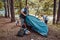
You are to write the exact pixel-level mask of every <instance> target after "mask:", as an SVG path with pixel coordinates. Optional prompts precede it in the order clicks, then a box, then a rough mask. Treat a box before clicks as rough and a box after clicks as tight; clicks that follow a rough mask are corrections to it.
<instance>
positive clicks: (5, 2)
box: [4, 0, 8, 18]
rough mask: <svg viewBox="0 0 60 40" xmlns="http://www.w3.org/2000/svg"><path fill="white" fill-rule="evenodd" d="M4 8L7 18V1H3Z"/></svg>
mask: <svg viewBox="0 0 60 40" xmlns="http://www.w3.org/2000/svg"><path fill="white" fill-rule="evenodd" d="M4 8H5V17H6V18H7V17H8V16H7V14H8V12H7V0H4Z"/></svg>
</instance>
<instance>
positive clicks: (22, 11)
mask: <svg viewBox="0 0 60 40" xmlns="http://www.w3.org/2000/svg"><path fill="white" fill-rule="evenodd" d="M21 14H22V15H24V16H26V15H25V14H24V8H23V9H22V10H21Z"/></svg>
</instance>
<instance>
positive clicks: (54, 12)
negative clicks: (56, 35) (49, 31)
mask: <svg viewBox="0 0 60 40" xmlns="http://www.w3.org/2000/svg"><path fill="white" fill-rule="evenodd" d="M55 16H56V0H54V9H53V24H55Z"/></svg>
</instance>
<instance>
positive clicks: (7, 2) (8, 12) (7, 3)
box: [7, 0, 10, 17]
mask: <svg viewBox="0 0 60 40" xmlns="http://www.w3.org/2000/svg"><path fill="white" fill-rule="evenodd" d="M7 4H8V5H7V7H8V17H10V3H9V0H7Z"/></svg>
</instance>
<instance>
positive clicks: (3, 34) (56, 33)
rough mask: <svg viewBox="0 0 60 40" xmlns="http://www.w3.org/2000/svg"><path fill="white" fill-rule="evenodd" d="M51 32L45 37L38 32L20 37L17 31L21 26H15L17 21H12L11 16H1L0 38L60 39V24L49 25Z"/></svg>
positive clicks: (21, 39)
mask: <svg viewBox="0 0 60 40" xmlns="http://www.w3.org/2000/svg"><path fill="white" fill-rule="evenodd" d="M48 27H49V33H48V36H47V37H43V36H41V35H39V34H38V33H36V32H31V34H30V35H24V36H23V37H18V36H16V35H17V32H18V30H19V29H20V27H16V26H15V22H13V23H11V22H10V19H9V18H4V17H3V18H1V17H0V40H32V39H33V40H60V25H58V26H57V25H49V24H48Z"/></svg>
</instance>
